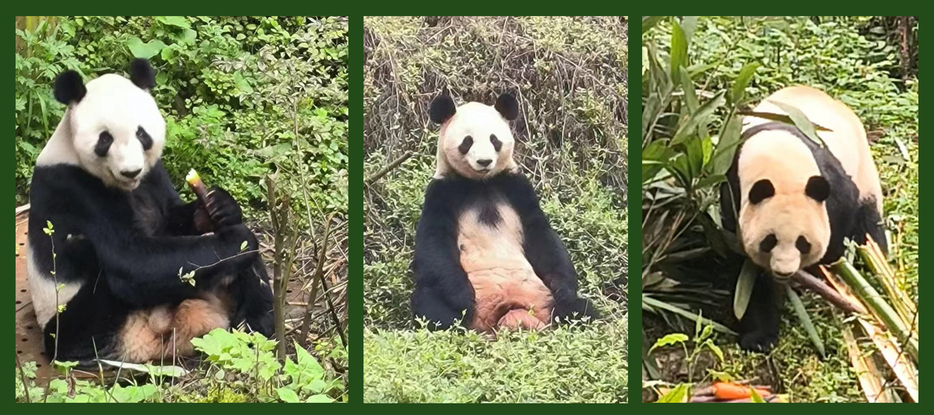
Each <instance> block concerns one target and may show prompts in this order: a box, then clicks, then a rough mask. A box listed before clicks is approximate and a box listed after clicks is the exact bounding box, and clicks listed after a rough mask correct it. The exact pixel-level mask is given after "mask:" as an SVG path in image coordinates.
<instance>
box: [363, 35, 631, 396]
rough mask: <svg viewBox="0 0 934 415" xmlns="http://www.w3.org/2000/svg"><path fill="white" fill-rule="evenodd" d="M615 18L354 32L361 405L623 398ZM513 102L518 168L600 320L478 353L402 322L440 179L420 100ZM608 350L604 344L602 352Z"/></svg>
mask: <svg viewBox="0 0 934 415" xmlns="http://www.w3.org/2000/svg"><path fill="white" fill-rule="evenodd" d="M625 27H626V25H625V21H623V20H621V19H619V18H541V17H529V18H502V17H479V18H466V17H454V18H449V17H425V18H414V17H380V18H370V17H368V18H366V19H365V21H364V32H365V33H364V49H365V51H366V58H367V61H366V63H365V65H364V109H365V111H366V114H365V122H364V134H365V141H364V146H365V149H366V154H365V156H364V169H365V174H364V176H365V177H369V176H370V175H372V174H374V173H376V172H377V171H379V170H381V169H382V168H383V167H384V166H387V165H389V164H390V163H391V162H392V161H394V160H396V159H397V158H399V157H400V156H402V154H404V153H406V152H410V153H411V154H412V157H411V158H409V159H408V160H406V161H405V162H403V163H402V164H401V165H399V166H398V167H397V168H395V169H393V170H391V171H390V172H389V173H388V174H386V175H385V176H383V177H382V178H380V179H379V180H377V181H373V182H370V183H367V185H366V190H365V193H364V195H365V207H364V209H365V215H366V219H365V228H364V240H365V242H364V243H365V253H364V293H365V294H364V300H363V301H364V310H365V314H364V326H365V336H364V349H365V350H364V362H365V369H364V370H365V382H366V384H365V385H364V390H365V391H366V392H365V393H366V396H365V397H364V400H365V401H366V402H426V401H427V402H516V401H522V402H529V401H531V402H553V401H586V402H593V401H602V402H619V401H625V400H626V398H627V396H626V386H625V385H626V383H625V382H626V376H627V373H628V371H627V368H626V366H625V365H626V352H625V350H626V344H627V342H626V331H625V326H626V319H625V316H626V307H627V302H626V298H625V292H626V286H627V284H628V279H627V277H626V273H627V271H626V270H627V269H628V263H627V261H626V256H627V243H626V240H627V239H626V238H627V236H626V235H627V234H628V225H627V220H628V217H627V214H626V210H625V205H626V201H625V195H626V180H627V179H626V163H625V148H626V142H627V140H626V134H627V128H626V122H625V114H626V105H627V103H626V89H625V86H626V70H625V67H626V33H625ZM444 89H447V90H449V91H451V93H452V95H453V96H454V97H455V100H456V101H458V102H464V101H469V100H478V101H485V102H488V103H492V101H491V100H492V99H493V98H494V97H495V96H496V95H497V94H498V93H500V92H504V91H510V92H513V93H516V95H517V96H518V98H519V101H520V106H521V110H520V117H519V119H518V120H517V121H516V122H515V123H514V125H513V131H514V134H515V135H516V139H517V150H516V158H517V162H518V163H519V164H520V165H521V166H523V170H524V172H525V174H526V175H528V177H529V178H530V180H531V181H532V183H533V186H534V187H535V189H536V192H537V193H538V195H539V199H540V201H541V205H542V208H543V209H544V210H545V212H546V213H547V214H548V216H549V218H550V219H551V223H552V226H553V227H554V228H555V230H556V231H557V233H558V235H559V236H560V237H561V238H562V240H563V241H564V243H565V245H566V246H567V248H568V251H569V253H570V255H571V258H572V261H573V263H574V264H575V268H576V269H577V271H578V273H579V275H580V285H581V289H580V293H581V295H583V296H586V297H588V298H590V299H591V300H593V301H594V302H595V303H596V304H597V307H599V308H600V309H601V311H603V313H604V314H605V315H606V316H607V317H606V319H605V321H603V322H598V323H595V324H592V325H588V326H585V327H569V328H560V329H557V330H553V331H548V332H544V333H518V334H509V335H505V336H501V337H500V338H498V339H497V340H495V341H490V340H486V339H484V338H482V337H480V336H479V335H477V334H475V333H464V332H461V331H459V330H453V331H449V332H440V333H430V332H428V331H426V330H424V329H423V328H421V327H419V326H418V325H416V324H415V323H413V321H412V313H411V309H410V306H409V296H410V295H411V292H412V283H411V276H410V272H409V264H410V263H411V260H412V250H413V247H414V236H415V225H416V223H417V221H418V217H419V214H420V212H421V207H422V203H423V200H424V192H425V188H426V186H427V185H428V182H429V181H430V178H431V176H432V175H433V173H434V166H435V158H434V157H435V156H434V155H435V142H436V141H437V130H436V127H434V126H432V125H430V124H429V122H428V117H427V110H428V108H427V107H428V103H429V101H430V99H431V98H432V97H434V96H436V95H437V94H439V93H440V92H441V91H442V90H444ZM607 345H613V350H608V348H607Z"/></svg>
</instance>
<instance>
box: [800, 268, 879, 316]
mask: <svg viewBox="0 0 934 415" xmlns="http://www.w3.org/2000/svg"><path fill="white" fill-rule="evenodd" d="M791 280H792V281H794V282H796V283H798V284H799V285H801V286H802V287H804V288H807V289H808V290H811V291H813V292H815V293H817V295H820V296H821V297H823V298H824V299H826V300H827V301H829V302H830V303H831V304H833V305H835V306H837V307H838V308H840V309H841V310H843V311H846V312H848V313H856V314H865V313H867V312H868V311H867V310H866V308H865V307H863V306H862V304H859V303H855V302H853V301H851V300H850V299H848V298H846V297H844V296H843V295H841V294H840V293H839V292H837V290H834V289H833V288H832V287H830V286H828V285H827V284H824V283H823V282H821V280H820V279H818V278H817V277H815V276H814V275H811V273H809V272H807V271H805V270H803V269H802V270H799V271H798V272H796V273H795V275H793V276H792V277H791Z"/></svg>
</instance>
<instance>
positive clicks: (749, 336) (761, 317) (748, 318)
mask: <svg viewBox="0 0 934 415" xmlns="http://www.w3.org/2000/svg"><path fill="white" fill-rule="evenodd" d="M780 289H781V285H779V284H778V283H776V282H775V281H774V280H773V279H772V276H771V275H769V274H768V273H767V272H765V271H762V270H759V275H758V276H757V277H756V283H755V287H754V288H753V290H752V298H750V299H749V306H748V307H747V308H746V313H745V314H744V315H743V318H742V319H741V320H740V333H739V346H740V347H742V348H743V349H744V350H749V351H753V352H762V353H768V352H769V351H771V350H772V348H773V347H775V345H776V343H778V326H779V321H780V317H781V313H780V309H779V306H780V305H781V304H780V301H779V298H784V297H783V296H782V297H779V295H783V294H784V293H781V292H780V291H779V290H780Z"/></svg>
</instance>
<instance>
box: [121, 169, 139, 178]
mask: <svg viewBox="0 0 934 415" xmlns="http://www.w3.org/2000/svg"><path fill="white" fill-rule="evenodd" d="M141 171H143V169H136V170H123V171H121V172H120V175H121V176H123V177H126V178H127V179H135V178H136V176H139V173H140V172H141Z"/></svg>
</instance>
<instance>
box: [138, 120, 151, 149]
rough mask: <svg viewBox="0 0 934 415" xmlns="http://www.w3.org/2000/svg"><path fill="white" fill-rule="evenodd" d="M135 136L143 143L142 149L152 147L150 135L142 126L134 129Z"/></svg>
mask: <svg viewBox="0 0 934 415" xmlns="http://www.w3.org/2000/svg"><path fill="white" fill-rule="evenodd" d="M136 138H137V139H138V140H139V142H140V143H142V144H143V150H147V151H148V150H149V149H150V148H152V137H150V136H149V133H147V132H146V130H144V129H143V126H140V127H139V128H137V129H136Z"/></svg>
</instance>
